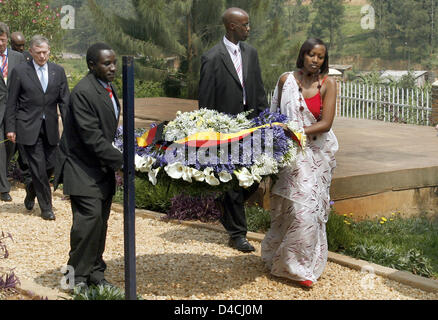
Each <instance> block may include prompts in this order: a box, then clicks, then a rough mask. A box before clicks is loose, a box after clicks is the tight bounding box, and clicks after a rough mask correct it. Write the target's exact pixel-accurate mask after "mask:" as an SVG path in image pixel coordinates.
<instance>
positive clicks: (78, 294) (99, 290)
mask: <svg viewBox="0 0 438 320" xmlns="http://www.w3.org/2000/svg"><path fill="white" fill-rule="evenodd" d="M72 296H73V300H125V293H124V292H123V291H122V290H121V289H119V288H117V287H111V286H90V287H88V289H87V290H85V291H80V289H79V288H75V289H74V291H73V293H72Z"/></svg>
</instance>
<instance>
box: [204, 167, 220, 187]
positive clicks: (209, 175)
mask: <svg viewBox="0 0 438 320" xmlns="http://www.w3.org/2000/svg"><path fill="white" fill-rule="evenodd" d="M212 171H213V169H212V168H210V167H207V168H205V169H204V175H205V182H207V183H208V184H209V185H211V186H217V185H219V184H220V182H219V179H218V178H216V177H215V176H214V172H212Z"/></svg>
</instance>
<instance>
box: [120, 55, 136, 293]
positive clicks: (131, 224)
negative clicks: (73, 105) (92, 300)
mask: <svg viewBox="0 0 438 320" xmlns="http://www.w3.org/2000/svg"><path fill="white" fill-rule="evenodd" d="M134 141H135V139H134V57H132V56H123V186H124V187H123V191H124V194H123V208H124V214H123V220H124V242H125V299H126V300H135V299H136V298H137V294H136V275H135V186H134V174H135V168H134V155H135V146H134Z"/></svg>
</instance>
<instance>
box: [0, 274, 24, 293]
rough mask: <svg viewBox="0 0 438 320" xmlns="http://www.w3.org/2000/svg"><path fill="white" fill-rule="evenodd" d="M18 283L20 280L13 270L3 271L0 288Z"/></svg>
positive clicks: (14, 285) (10, 286) (10, 287)
mask: <svg viewBox="0 0 438 320" xmlns="http://www.w3.org/2000/svg"><path fill="white" fill-rule="evenodd" d="M18 284H20V280H19V279H18V277H17V276H16V275H15V273H14V271H11V272H7V273H4V274H3V275H2V276H1V277H0V290H5V289H12V288H15V287H16V286H17V285H18Z"/></svg>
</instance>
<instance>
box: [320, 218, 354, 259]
mask: <svg viewBox="0 0 438 320" xmlns="http://www.w3.org/2000/svg"><path fill="white" fill-rule="evenodd" d="M326 233H327V243H328V249H329V250H330V251H335V252H336V251H340V250H342V249H345V248H348V247H350V246H351V245H352V244H353V242H354V233H353V231H352V221H351V219H349V218H348V217H346V216H341V215H339V214H337V213H336V212H335V211H334V210H331V211H330V214H329V219H328V221H327V223H326Z"/></svg>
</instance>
